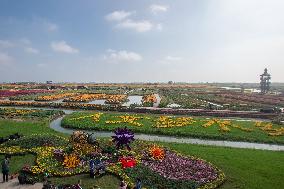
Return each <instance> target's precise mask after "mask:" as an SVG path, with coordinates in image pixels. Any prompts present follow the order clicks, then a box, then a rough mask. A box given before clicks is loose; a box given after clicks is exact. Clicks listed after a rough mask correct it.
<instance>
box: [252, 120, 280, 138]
mask: <svg viewBox="0 0 284 189" xmlns="http://www.w3.org/2000/svg"><path fill="white" fill-rule="evenodd" d="M255 126H256V127H259V128H260V129H261V130H263V131H265V132H266V133H267V134H268V135H269V136H283V135H284V127H280V128H273V125H272V123H267V124H265V125H263V124H262V123H261V122H259V123H258V125H257V124H255Z"/></svg>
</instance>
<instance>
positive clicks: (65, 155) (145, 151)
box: [0, 129, 225, 189]
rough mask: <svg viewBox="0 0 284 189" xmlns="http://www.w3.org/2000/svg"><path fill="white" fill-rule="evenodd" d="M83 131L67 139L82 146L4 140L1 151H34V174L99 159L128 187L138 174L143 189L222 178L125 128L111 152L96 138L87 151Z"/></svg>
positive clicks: (74, 170) (71, 171)
mask: <svg viewBox="0 0 284 189" xmlns="http://www.w3.org/2000/svg"><path fill="white" fill-rule="evenodd" d="M84 134H86V133H74V135H73V136H71V140H70V141H72V142H74V143H75V144H78V142H79V141H80V142H81V144H82V145H81V146H80V145H74V144H72V143H71V144H70V143H69V144H66V145H63V146H41V147H34V148H30V149H28V148H22V147H19V146H18V147H16V146H11V147H5V146H4V145H5V143H4V144H2V145H0V154H1V153H2V154H3V153H9V154H18V153H19V152H21V153H33V154H36V155H37V158H36V165H35V166H32V167H31V168H30V169H29V170H30V172H31V174H34V175H35V176H37V175H42V174H48V175H49V176H70V175H77V174H80V173H87V172H89V170H90V167H89V162H90V160H91V159H92V158H94V159H99V161H100V163H99V165H100V167H103V168H105V169H106V171H107V172H108V173H111V174H115V175H117V176H118V177H120V178H121V179H123V180H125V181H126V182H127V184H128V185H129V186H130V187H133V186H134V182H135V179H136V178H137V177H141V178H142V180H143V187H145V188H164V189H172V188H175V187H178V188H179V189H188V188H200V189H201V188H204V189H205V188H206V189H210V188H216V187H218V186H219V185H220V184H222V182H223V181H224V178H225V176H224V173H223V172H222V171H221V170H219V169H218V168H217V167H215V166H214V165H212V164H211V163H208V162H206V161H204V160H202V159H199V158H196V157H192V156H184V155H182V154H179V153H177V152H175V151H172V150H169V149H166V148H164V147H162V146H158V145H153V144H150V145H149V143H146V142H142V141H137V142H136V143H134V144H132V143H131V142H132V141H133V139H134V134H133V133H132V132H131V131H129V130H128V129H118V130H117V131H116V132H115V134H116V135H115V136H114V137H113V141H114V143H112V145H116V146H117V147H118V148H117V150H114V151H109V150H108V151H106V150H104V149H103V148H104V147H105V146H107V145H111V144H109V141H107V140H98V141H97V142H98V143H99V145H98V146H95V145H94V144H93V146H94V147H93V148H91V149H93V151H92V152H90V151H89V148H88V150H80V149H77V148H81V149H84V148H85V147H84V146H86V145H87V146H89V145H92V144H90V143H88V142H87V141H88V140H87V138H88V137H84V136H81V135H84ZM130 145H131V147H132V148H131V150H130ZM124 146H126V147H127V149H128V150H124V149H123V148H122V147H124ZM114 149H115V148H114ZM105 151H106V152H105ZM94 156H96V157H94ZM149 157H150V158H149ZM189 185H190V187H189ZM173 186H174V187H173Z"/></svg>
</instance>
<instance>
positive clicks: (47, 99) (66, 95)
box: [35, 93, 77, 101]
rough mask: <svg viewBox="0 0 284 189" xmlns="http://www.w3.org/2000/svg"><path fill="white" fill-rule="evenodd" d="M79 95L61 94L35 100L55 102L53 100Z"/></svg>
mask: <svg viewBox="0 0 284 189" xmlns="http://www.w3.org/2000/svg"><path fill="white" fill-rule="evenodd" d="M75 95H77V93H60V94H54V95H46V96H38V97H37V98H36V99H35V100H36V101H53V100H60V99H64V98H67V97H71V96H75Z"/></svg>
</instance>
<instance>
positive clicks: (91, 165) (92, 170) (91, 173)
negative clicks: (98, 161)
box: [90, 158, 95, 178]
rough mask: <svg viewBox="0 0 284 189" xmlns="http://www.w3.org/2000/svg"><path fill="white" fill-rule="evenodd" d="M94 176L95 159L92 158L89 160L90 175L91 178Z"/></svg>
mask: <svg viewBox="0 0 284 189" xmlns="http://www.w3.org/2000/svg"><path fill="white" fill-rule="evenodd" d="M94 176H95V161H94V159H93V158H92V159H91V160H90V177H91V178H94Z"/></svg>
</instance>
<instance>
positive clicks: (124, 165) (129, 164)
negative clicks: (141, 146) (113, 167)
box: [119, 157, 137, 169]
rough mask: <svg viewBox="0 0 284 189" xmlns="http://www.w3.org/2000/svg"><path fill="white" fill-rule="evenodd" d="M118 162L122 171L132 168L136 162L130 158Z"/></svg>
mask: <svg viewBox="0 0 284 189" xmlns="http://www.w3.org/2000/svg"><path fill="white" fill-rule="evenodd" d="M119 162H120V163H121V165H122V168H123V169H125V168H131V167H134V166H135V165H136V164H137V162H136V160H135V159H133V158H131V157H123V158H120V159H119Z"/></svg>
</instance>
